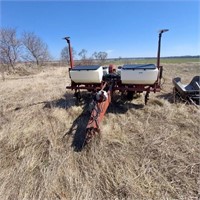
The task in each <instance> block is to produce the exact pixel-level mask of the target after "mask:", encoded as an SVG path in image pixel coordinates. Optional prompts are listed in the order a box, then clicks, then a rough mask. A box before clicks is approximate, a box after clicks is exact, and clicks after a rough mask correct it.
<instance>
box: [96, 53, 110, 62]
mask: <svg viewBox="0 0 200 200" xmlns="http://www.w3.org/2000/svg"><path fill="white" fill-rule="evenodd" d="M107 56H108V54H107V53H106V52H103V51H100V52H99V53H98V54H97V57H98V59H99V60H100V62H101V63H104V62H105V60H106V58H107Z"/></svg>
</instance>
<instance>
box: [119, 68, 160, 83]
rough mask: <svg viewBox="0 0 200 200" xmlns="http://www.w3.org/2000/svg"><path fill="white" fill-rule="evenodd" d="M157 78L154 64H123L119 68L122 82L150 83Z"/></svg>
mask: <svg viewBox="0 0 200 200" xmlns="http://www.w3.org/2000/svg"><path fill="white" fill-rule="evenodd" d="M157 78H158V68H157V67H156V66H155V65H154V64H146V65H141V64H140V65H124V66H123V67H122V69H121V81H122V84H141V85H152V84H154V83H155V82H156V80H157Z"/></svg>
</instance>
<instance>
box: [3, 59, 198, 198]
mask: <svg viewBox="0 0 200 200" xmlns="http://www.w3.org/2000/svg"><path fill="white" fill-rule="evenodd" d="M163 66H164V78H165V82H164V84H163V90H162V91H161V92H160V93H156V94H152V93H151V94H150V100H149V102H148V105H146V106H144V105H143V104H144V100H143V95H142V96H140V97H139V98H137V99H134V100H133V101H131V102H125V103H124V104H122V103H120V102H117V101H115V100H114V101H113V103H112V104H111V105H110V107H109V109H108V111H107V114H106V116H105V118H104V120H103V123H102V124H101V130H102V134H101V136H100V138H99V137H97V138H95V139H94V140H93V141H92V143H90V144H89V145H88V146H86V147H84V149H83V150H82V151H77V149H79V147H80V144H81V134H82V133H83V132H84V128H85V125H86V121H87V117H88V111H87V107H88V104H87V103H86V102H87V101H89V97H87V96H86V95H85V94H84V95H83V103H82V104H81V105H79V106H76V104H75V99H74V98H73V92H72V91H66V90H65V86H66V85H67V84H69V78H68V76H67V68H65V67H49V68H48V67H46V68H44V69H43V70H40V71H37V73H33V71H32V72H30V73H28V72H27V73H21V74H20V75H17V74H11V75H6V76H5V78H6V79H5V81H2V80H0V199H1V200H56V199H57V200H75V199H77V200H83V199H84V200H98V199H99V200H106V199H108V200H118V199H130V200H138V199H148V200H149V199H152V200H154V199H155V200H157V199H158V200H160V199H163V200H164V199H165V200H166V199H181V200H198V199H200V117H199V116H200V110H199V109H198V108H197V107H195V106H193V105H188V104H186V103H184V102H182V103H181V102H180V103H177V104H174V103H173V101H172V99H173V98H172V88H173V86H172V78H173V77H176V76H180V77H182V79H183V82H185V83H188V82H189V81H190V80H191V79H192V78H193V76H195V75H198V74H200V68H199V67H200V66H199V63H197V62H196V63H185V64H181V63H177V64H176V63H173V64H170V63H167V64H163ZM23 74H25V75H23ZM116 98H117V97H116Z"/></svg>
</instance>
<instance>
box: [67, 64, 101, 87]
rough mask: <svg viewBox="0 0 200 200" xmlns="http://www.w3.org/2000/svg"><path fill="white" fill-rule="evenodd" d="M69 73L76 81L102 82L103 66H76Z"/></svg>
mask: <svg viewBox="0 0 200 200" xmlns="http://www.w3.org/2000/svg"><path fill="white" fill-rule="evenodd" d="M69 74H70V78H71V80H72V81H74V82H75V83H101V81H102V77H103V68H102V66H99V65H92V66H75V67H73V68H72V69H71V70H70V72H69Z"/></svg>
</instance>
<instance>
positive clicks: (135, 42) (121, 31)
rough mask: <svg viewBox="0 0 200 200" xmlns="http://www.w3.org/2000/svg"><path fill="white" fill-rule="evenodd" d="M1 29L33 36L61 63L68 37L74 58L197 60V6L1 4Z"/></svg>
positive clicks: (162, 3)
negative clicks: (159, 43)
mask: <svg viewBox="0 0 200 200" xmlns="http://www.w3.org/2000/svg"><path fill="white" fill-rule="evenodd" d="M0 6H1V14H0V15H1V18H0V22H1V23H0V26H1V27H14V28H17V32H18V34H19V36H20V34H21V33H22V32H23V31H33V32H35V33H36V34H37V35H38V36H40V37H41V38H42V39H43V40H44V41H45V42H46V43H47V44H48V46H49V49H50V52H51V54H52V56H53V57H54V58H56V59H57V58H59V55H60V52H61V50H62V48H63V47H64V46H65V45H66V44H65V41H64V40H62V39H61V38H62V37H64V36H70V37H71V43H72V46H73V47H74V49H75V50H76V51H77V52H80V50H81V49H83V48H84V49H86V50H87V51H88V56H90V55H91V54H92V53H93V52H94V51H106V52H107V53H108V57H110V58H112V57H143V56H145V57H148V56H156V53H157V39H158V30H159V29H162V28H168V29H170V31H169V32H167V33H165V34H164V35H163V38H162V39H163V43H162V52H161V56H181V55H199V54H200V1H194V0H189V1H180V0H178V1H150V0H149V1H147V0H146V1H38V0H37V1H17V0H15V1H1V4H0Z"/></svg>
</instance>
